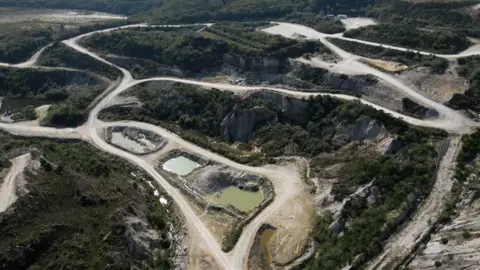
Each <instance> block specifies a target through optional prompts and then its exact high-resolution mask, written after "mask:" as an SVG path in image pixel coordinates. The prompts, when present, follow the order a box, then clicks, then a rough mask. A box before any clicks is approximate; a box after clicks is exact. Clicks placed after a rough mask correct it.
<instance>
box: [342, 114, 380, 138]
mask: <svg viewBox="0 0 480 270" xmlns="http://www.w3.org/2000/svg"><path fill="white" fill-rule="evenodd" d="M386 132H387V130H386V129H385V127H384V126H383V124H382V123H380V122H379V121H377V120H373V119H370V118H363V119H358V120H357V122H356V123H355V126H353V130H352V134H351V139H352V140H353V141H365V140H370V141H374V140H376V139H377V138H379V137H380V136H382V135H384V134H385V133H386Z"/></svg>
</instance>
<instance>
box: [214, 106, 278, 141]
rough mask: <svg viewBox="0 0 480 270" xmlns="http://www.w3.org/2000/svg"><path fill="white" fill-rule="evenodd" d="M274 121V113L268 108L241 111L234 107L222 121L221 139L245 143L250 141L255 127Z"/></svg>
mask: <svg viewBox="0 0 480 270" xmlns="http://www.w3.org/2000/svg"><path fill="white" fill-rule="evenodd" d="M276 120H277V119H276V114H275V112H273V111H271V110H270V109H268V108H265V107H255V108H252V109H241V108H240V107H238V106H235V107H234V108H233V110H232V111H231V112H230V113H228V114H227V116H225V118H223V120H222V124H221V134H222V139H224V140H228V141H240V142H246V141H248V140H249V139H250V137H251V135H252V131H253V129H254V128H255V127H256V126H257V125H260V124H264V123H267V122H275V121H276Z"/></svg>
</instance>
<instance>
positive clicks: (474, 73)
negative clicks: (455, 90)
mask: <svg viewBox="0 0 480 270" xmlns="http://www.w3.org/2000/svg"><path fill="white" fill-rule="evenodd" d="M457 61H458V64H459V67H458V68H457V72H458V75H460V76H463V77H465V78H466V79H467V81H468V84H469V87H468V89H467V90H466V91H465V93H464V94H454V95H453V97H452V98H451V99H450V100H449V101H448V103H447V104H448V105H449V106H450V107H452V108H455V109H467V110H472V111H474V112H476V113H479V112H480V68H479V67H480V56H470V57H464V58H459V59H458V60H457Z"/></svg>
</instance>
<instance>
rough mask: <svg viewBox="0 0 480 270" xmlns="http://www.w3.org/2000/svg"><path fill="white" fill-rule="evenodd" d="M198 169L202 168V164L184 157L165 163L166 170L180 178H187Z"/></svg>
mask: <svg viewBox="0 0 480 270" xmlns="http://www.w3.org/2000/svg"><path fill="white" fill-rule="evenodd" d="M198 167H200V164H198V163H196V162H195V161H192V160H190V159H188V158H186V157H184V156H179V157H176V158H172V159H170V160H168V161H167V162H165V163H163V169H164V170H166V171H169V172H173V173H176V174H178V175H180V176H185V175H187V174H189V173H191V172H192V171H193V170H195V169H196V168H198Z"/></svg>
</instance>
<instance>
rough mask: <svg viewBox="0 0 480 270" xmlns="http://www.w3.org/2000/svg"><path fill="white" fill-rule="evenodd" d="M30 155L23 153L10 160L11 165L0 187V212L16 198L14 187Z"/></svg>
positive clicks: (16, 186) (15, 187)
mask: <svg viewBox="0 0 480 270" xmlns="http://www.w3.org/2000/svg"><path fill="white" fill-rule="evenodd" d="M30 157H31V156H30V154H25V155H22V156H19V157H16V158H14V159H11V160H10V162H11V163H12V166H11V167H10V171H9V172H8V174H7V176H6V177H5V179H4V180H3V183H2V186H1V187H0V213H2V212H5V211H6V210H7V209H8V207H10V205H12V204H13V203H14V202H15V201H16V200H17V194H16V189H17V188H18V186H19V181H21V180H22V179H20V178H21V177H22V175H21V174H22V173H23V169H24V168H25V166H27V163H28V161H29V160H30Z"/></svg>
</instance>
